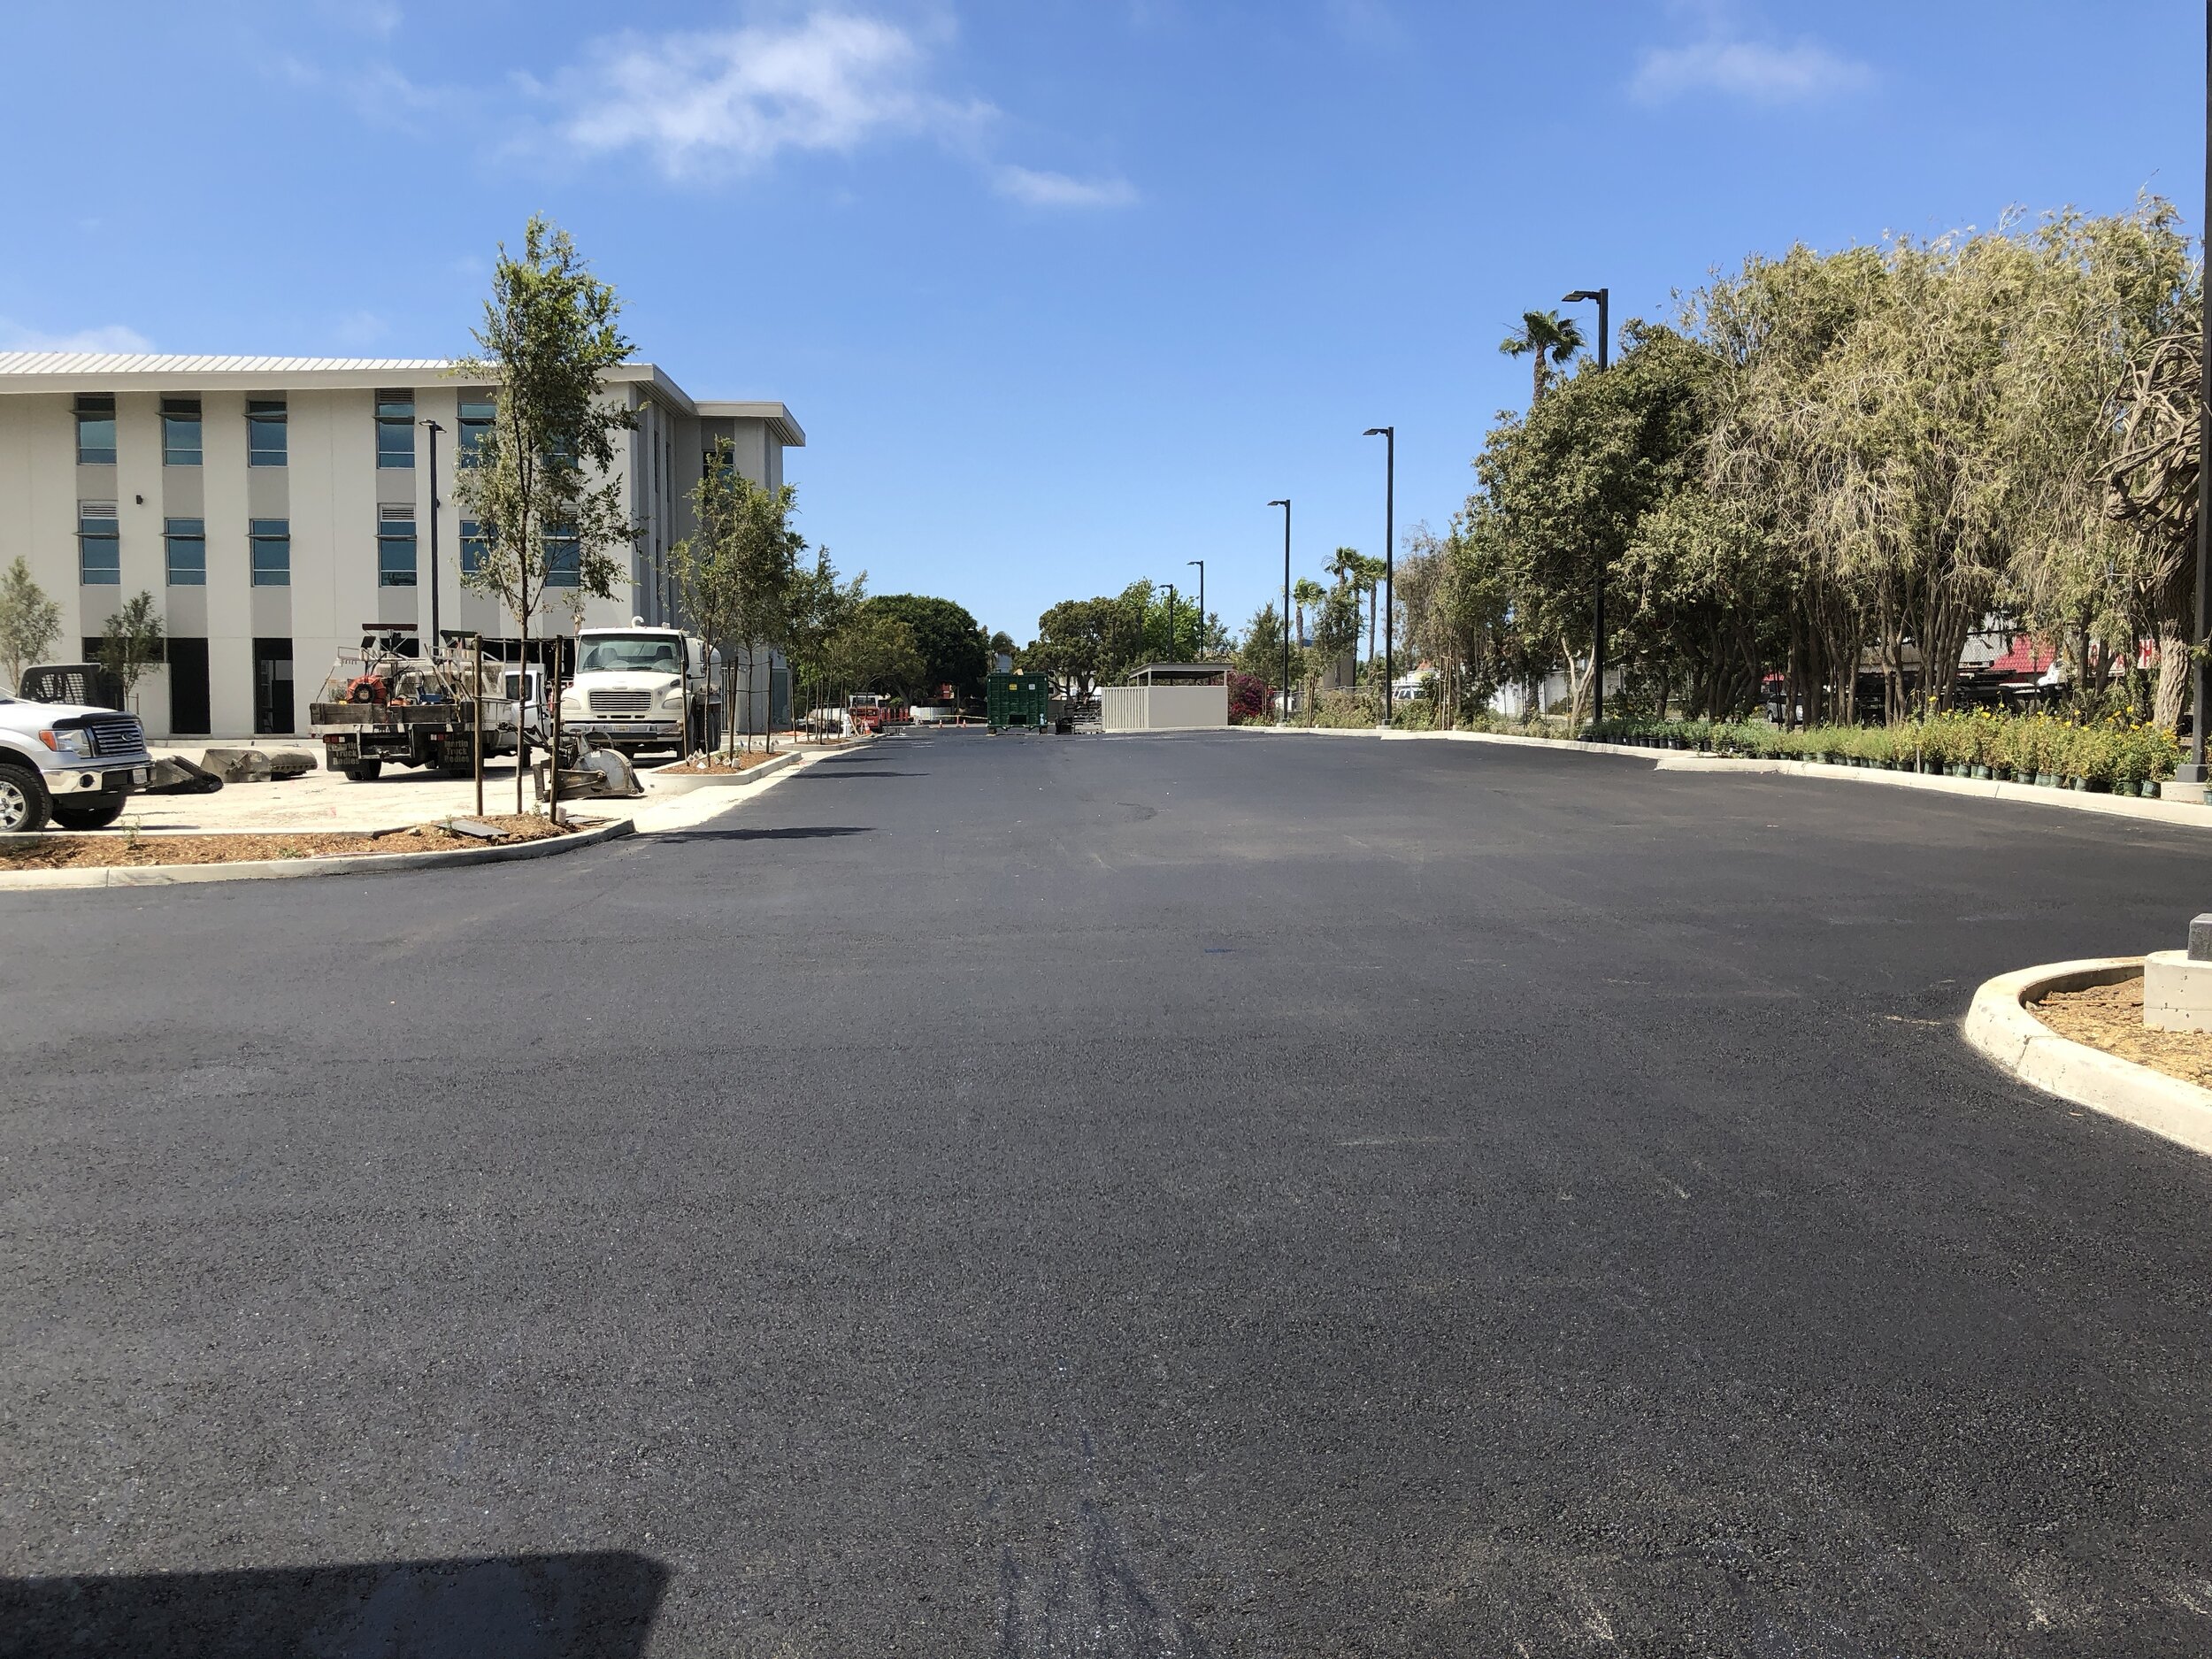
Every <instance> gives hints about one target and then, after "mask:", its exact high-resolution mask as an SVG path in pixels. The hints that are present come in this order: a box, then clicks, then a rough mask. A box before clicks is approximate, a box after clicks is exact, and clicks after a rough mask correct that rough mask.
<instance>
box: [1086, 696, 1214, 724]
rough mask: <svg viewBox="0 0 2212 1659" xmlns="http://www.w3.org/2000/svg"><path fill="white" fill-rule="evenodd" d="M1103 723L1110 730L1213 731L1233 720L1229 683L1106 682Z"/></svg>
mask: <svg viewBox="0 0 2212 1659" xmlns="http://www.w3.org/2000/svg"><path fill="white" fill-rule="evenodd" d="M1098 701H1099V724H1100V726H1102V727H1103V728H1104V729H1105V730H1107V731H1109V732H1194V731H1212V730H1216V729H1218V728H1221V727H1225V726H1227V725H1228V724H1229V687H1226V686H1102V687H1099V692H1098Z"/></svg>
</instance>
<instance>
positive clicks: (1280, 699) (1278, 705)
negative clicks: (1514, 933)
mask: <svg viewBox="0 0 2212 1659" xmlns="http://www.w3.org/2000/svg"><path fill="white" fill-rule="evenodd" d="M2208 3H2212V0H2208ZM1267 504H1268V505H1269V506H1271V507H1280V508H1281V509H1282V510H1283V683H1282V685H1281V686H1280V687H1279V688H1278V689H1277V691H1276V693H1275V724H1276V725H1278V726H1281V725H1283V724H1285V723H1286V722H1287V721H1288V720H1289V718H1290V497H1289V496H1287V495H1286V496H1284V497H1283V498H1282V500H1280V501H1271V502H1269V503H1267Z"/></svg>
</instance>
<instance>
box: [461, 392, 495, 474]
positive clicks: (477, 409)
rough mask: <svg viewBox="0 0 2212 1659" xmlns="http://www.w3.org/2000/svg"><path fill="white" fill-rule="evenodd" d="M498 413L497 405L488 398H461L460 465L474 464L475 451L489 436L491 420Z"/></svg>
mask: <svg viewBox="0 0 2212 1659" xmlns="http://www.w3.org/2000/svg"><path fill="white" fill-rule="evenodd" d="M498 414H499V407H498V405H497V404H495V403H491V402H490V401H489V400H485V401H482V402H479V401H475V400H473V399H470V398H466V397H465V398H463V399H462V400H461V423H460V424H461V453H460V457H459V461H458V464H459V465H462V466H474V465H476V451H477V449H478V448H479V447H480V445H481V444H482V443H483V442H484V440H485V439H487V438H488V437H490V436H491V431H492V422H493V421H494V420H495V419H497V417H498Z"/></svg>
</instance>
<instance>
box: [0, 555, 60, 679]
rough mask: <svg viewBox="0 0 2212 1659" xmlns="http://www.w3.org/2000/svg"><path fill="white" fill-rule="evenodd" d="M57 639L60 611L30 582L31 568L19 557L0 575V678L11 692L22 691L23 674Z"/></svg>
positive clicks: (41, 589) (58, 607)
mask: <svg viewBox="0 0 2212 1659" xmlns="http://www.w3.org/2000/svg"><path fill="white" fill-rule="evenodd" d="M60 637H61V607H60V606H59V605H58V604H56V603H54V602H53V601H52V600H50V599H49V598H48V597H47V596H46V590H45V589H44V588H41V587H40V586H39V585H38V584H37V583H36V582H35V581H33V580H31V567H30V566H29V565H27V564H25V563H24V561H23V557H22V556H21V555H20V554H18V555H17V556H16V560H15V563H14V564H12V565H9V566H8V568H7V572H6V573H5V574H4V575H0V675H4V677H5V679H6V681H7V688H8V689H9V690H10V691H17V690H19V689H20V688H21V687H22V684H23V671H24V670H25V669H26V668H28V667H29V666H30V665H31V664H34V663H35V662H37V661H38V659H39V658H40V657H43V656H45V655H46V653H47V652H48V651H50V649H53V644H54V641H56V640H58V639H59V638H60Z"/></svg>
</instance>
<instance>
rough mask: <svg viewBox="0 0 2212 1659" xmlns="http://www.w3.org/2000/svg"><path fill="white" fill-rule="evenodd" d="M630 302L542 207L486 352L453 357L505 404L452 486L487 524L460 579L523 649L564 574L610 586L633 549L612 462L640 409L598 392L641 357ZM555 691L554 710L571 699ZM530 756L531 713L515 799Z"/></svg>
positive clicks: (483, 330)
mask: <svg viewBox="0 0 2212 1659" xmlns="http://www.w3.org/2000/svg"><path fill="white" fill-rule="evenodd" d="M620 311H621V305H620V302H619V301H618V299H617V298H616V296H615V291H614V289H613V288H610V287H609V286H608V285H607V284H606V283H604V282H602V281H600V280H598V279H597V278H596V277H595V276H593V275H592V274H591V272H590V269H589V267H588V266H587V265H585V264H584V262H583V260H582V259H581V258H580V257H578V255H577V252H576V249H575V245H574V243H573V242H571V241H570V239H569V236H568V233H567V232H565V231H564V230H561V229H559V228H558V227H556V226H554V225H553V224H552V223H550V222H549V220H547V219H543V218H541V217H539V216H536V215H533V216H532V218H531V219H530V221H529V223H528V224H527V225H526V227H524V230H523V246H522V252H521V254H520V256H519V257H512V256H510V255H509V253H508V251H507V249H506V245H505V244H504V243H502V244H501V246H500V250H499V257H498V260H497V262H496V264H495V265H494V267H493V271H492V292H491V297H490V298H489V299H488V300H487V301H486V302H485V303H484V319H483V323H482V326H480V327H479V328H478V329H476V331H475V339H476V344H477V352H476V355H474V356H472V357H465V358H463V359H462V360H461V361H459V362H458V363H457V364H456V365H454V368H453V373H454V375H455V376H456V377H457V378H458V379H461V380H471V381H475V382H479V383H482V384H486V385H488V386H489V387H490V388H491V392H492V398H493V402H494V404H495V410H496V413H495V417H494V419H493V422H492V424H491V426H489V427H488V429H487V430H486V431H485V433H484V434H483V436H482V437H481V439H480V441H479V442H478V444H477V448H476V450H475V454H474V457H473V463H472V465H469V466H466V467H464V468H462V469H461V470H460V471H459V472H458V473H457V475H456V477H455V481H454V491H453V493H454V496H455V499H456V501H457V503H459V505H460V506H461V507H462V508H463V509H464V510H465V511H467V513H468V514H469V516H470V517H472V518H474V519H475V520H476V521H477V523H478V525H479V526H481V530H482V534H483V537H484V550H483V555H482V557H481V558H480V560H479V562H478V564H477V565H476V567H475V569H473V570H472V571H471V572H468V573H467V574H465V576H464V577H463V578H462V580H463V581H464V582H465V584H466V585H467V586H469V587H471V588H475V589H477V590H478V591H480V592H484V593H488V594H492V595H496V596H497V598H498V599H499V601H500V603H502V604H503V605H504V606H505V608H506V610H507V611H508V613H509V614H510V615H511V617H513V618H514V621H515V627H516V631H517V634H518V637H519V639H520V641H521V643H522V648H523V651H524V654H525V657H527V653H528V649H529V642H530V630H531V622H532V618H534V616H535V615H536V614H537V612H538V611H539V609H540V606H541V603H542V602H543V600H544V598H545V596H546V590H547V588H548V587H549V585H550V584H551V583H552V580H553V579H554V578H556V577H559V578H561V579H562V581H561V585H563V586H572V587H573V588H574V589H575V593H576V596H577V598H578V599H579V600H580V599H581V597H582V596H583V595H592V596H594V597H597V598H607V597H610V596H611V595H612V594H613V592H614V588H615V584H616V582H617V581H618V580H621V579H622V578H623V577H624V575H625V574H626V565H624V564H622V563H619V562H618V561H617V560H616V558H615V557H613V551H614V549H627V548H628V547H629V546H630V544H631V542H632V541H633V539H634V534H635V531H634V526H633V525H632V523H631V521H630V518H629V514H628V512H627V511H626V509H625V507H624V505H623V499H622V481H621V479H620V477H619V476H618V475H612V476H611V474H613V473H614V465H615V448H614V434H616V433H618V432H622V431H626V430H627V429H629V428H630V427H632V426H634V425H635V424H636V418H635V416H634V414H633V413H632V412H631V411H629V410H627V409H626V408H624V407H623V406H622V405H621V404H619V403H616V402H613V401H611V400H610V399H607V398H605V397H603V396H601V377H602V376H603V375H604V374H605V373H606V372H607V371H608V370H610V369H611V368H613V367H615V366H616V365H618V364H621V363H625V362H627V361H628V360H629V357H630V351H631V346H630V342H628V341H627V340H626V339H624V338H623V336H622V334H621V332H620V330H619V329H618V328H617V327H616V326H615V322H616V319H617V318H618V316H619V314H620ZM571 576H572V578H573V580H572V582H571V581H570V580H569V578H570V577H571ZM552 689H556V688H554V687H549V690H552ZM548 701H549V704H550V705H551V707H552V708H553V710H554V711H555V717H554V718H556V720H557V719H558V718H559V709H560V698H559V696H558V695H551V696H549V699H548ZM529 764H530V740H529V735H528V727H527V726H525V727H524V730H523V733H522V737H521V743H520V749H519V752H518V757H517V761H516V766H515V810H517V811H518V812H519V811H520V810H522V777H523V773H524V772H526V771H528V770H529ZM558 774H559V768H558V767H557V766H556V767H555V768H554V775H555V777H556V778H557V777H558Z"/></svg>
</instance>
